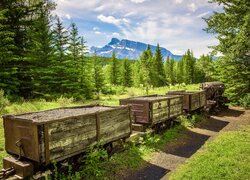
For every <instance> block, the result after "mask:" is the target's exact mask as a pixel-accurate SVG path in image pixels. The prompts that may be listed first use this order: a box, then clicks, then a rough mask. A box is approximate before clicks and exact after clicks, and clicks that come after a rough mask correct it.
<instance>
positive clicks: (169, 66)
mask: <svg viewBox="0 0 250 180" xmlns="http://www.w3.org/2000/svg"><path fill="white" fill-rule="evenodd" d="M174 66H175V61H174V60H173V59H169V57H168V58H167V60H166V62H165V74H166V80H167V82H168V83H169V84H174V83H175V82H176V78H175V72H174Z"/></svg>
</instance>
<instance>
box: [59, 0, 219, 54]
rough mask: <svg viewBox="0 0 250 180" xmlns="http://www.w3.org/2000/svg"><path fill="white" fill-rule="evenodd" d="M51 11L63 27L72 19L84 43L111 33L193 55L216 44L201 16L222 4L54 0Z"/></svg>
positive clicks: (183, 0) (104, 40)
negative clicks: (206, 29) (54, 4)
mask: <svg viewBox="0 0 250 180" xmlns="http://www.w3.org/2000/svg"><path fill="white" fill-rule="evenodd" d="M55 1H56V3H57V8H56V10H55V13H56V14H57V15H58V16H59V17H60V18H61V20H62V21H63V23H64V25H65V26H66V27H67V26H69V25H70V24H71V23H72V22H74V23H76V25H77V27H78V30H79V34H80V35H81V36H83V37H84V38H85V40H86V41H87V46H88V47H89V48H90V47H91V46H97V47H102V46H104V45H105V44H107V43H108V42H110V40H111V38H112V37H116V38H118V39H120V40H121V39H128V40H133V41H138V42H143V43H147V44H152V45H156V44H157V43H159V44H160V46H161V47H164V48H166V49H168V50H170V51H171V52H172V53H174V54H178V55H182V54H184V53H185V52H186V51H187V49H191V50H193V53H194V56H195V57H199V56H200V55H202V54H207V53H209V52H211V49H210V48H208V47H209V46H213V45H216V44H218V40H217V39H216V38H215V35H213V34H207V33H206V32H205V31H203V29H204V28H206V27H207V25H206V23H205V21H204V20H203V19H202V18H207V17H209V16H211V15H212V14H213V12H214V11H221V10H222V8H221V7H219V6H218V5H216V4H211V3H208V2H207V0H105V1H104V0H55Z"/></svg>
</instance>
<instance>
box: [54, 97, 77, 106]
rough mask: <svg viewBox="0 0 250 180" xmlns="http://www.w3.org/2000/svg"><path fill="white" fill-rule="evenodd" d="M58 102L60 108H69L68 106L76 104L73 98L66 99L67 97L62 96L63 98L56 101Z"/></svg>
mask: <svg viewBox="0 0 250 180" xmlns="http://www.w3.org/2000/svg"><path fill="white" fill-rule="evenodd" d="M56 102H57V103H58V104H59V105H60V106H62V107H65V106H68V105H70V104H72V103H73V102H74V98H73V97H71V98H66V97H63V96H61V97H59V98H58V99H57V100H56Z"/></svg>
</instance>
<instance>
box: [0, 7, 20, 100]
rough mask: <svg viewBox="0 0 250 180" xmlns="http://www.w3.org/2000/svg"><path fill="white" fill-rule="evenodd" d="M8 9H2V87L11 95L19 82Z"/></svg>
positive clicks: (0, 43)
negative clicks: (8, 20)
mask: <svg viewBox="0 0 250 180" xmlns="http://www.w3.org/2000/svg"><path fill="white" fill-rule="evenodd" d="M6 11H8V10H0V39H1V41H0V89H3V90H4V92H5V93H7V94H10V95H11V94H14V93H15V92H17V91H18V84H19V83H18V79H17V74H16V73H17V68H16V67H15V64H16V62H15V59H16V58H15V56H14V53H13V51H14V49H15V44H14V36H15V34H14V33H13V32H11V31H10V30H9V27H8V23H7V18H6V17H5V13H6Z"/></svg>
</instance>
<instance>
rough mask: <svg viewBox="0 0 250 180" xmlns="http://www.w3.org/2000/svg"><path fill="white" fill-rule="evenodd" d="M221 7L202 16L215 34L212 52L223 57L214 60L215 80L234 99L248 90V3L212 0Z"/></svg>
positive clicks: (233, 0) (246, 0)
mask: <svg viewBox="0 0 250 180" xmlns="http://www.w3.org/2000/svg"><path fill="white" fill-rule="evenodd" d="M211 2H213V3H217V4H220V5H222V6H223V9H224V11H223V12H216V13H214V14H213V15H212V16H210V17H209V18H207V19H205V21H206V23H207V25H208V28H207V29H206V31H207V32H209V33H213V34H216V35H217V37H218V40H219V42H220V43H219V45H217V46H215V47H214V50H215V52H220V53H222V54H223V55H224V56H223V57H221V58H220V59H219V60H218V61H217V62H216V65H217V69H216V73H217V76H218V79H219V80H220V81H222V82H224V83H225V84H226V93H227V95H228V96H229V97H230V99H231V100H233V101H235V102H237V101H239V99H240V98H241V97H243V96H245V95H246V94H247V93H249V89H250V61H249V59H250V53H249V52H250V41H249V39H250V2H249V0H241V1H238V0H224V1H222V0H212V1H211Z"/></svg>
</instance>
